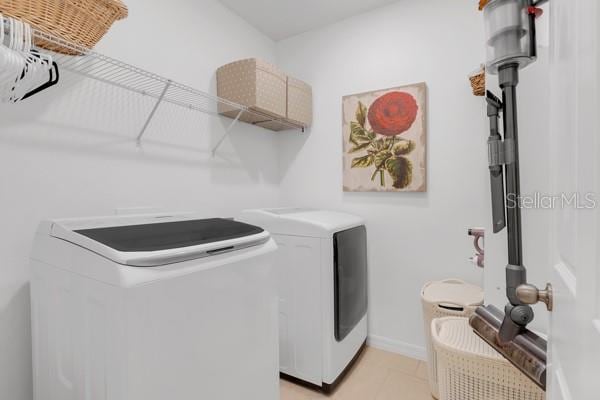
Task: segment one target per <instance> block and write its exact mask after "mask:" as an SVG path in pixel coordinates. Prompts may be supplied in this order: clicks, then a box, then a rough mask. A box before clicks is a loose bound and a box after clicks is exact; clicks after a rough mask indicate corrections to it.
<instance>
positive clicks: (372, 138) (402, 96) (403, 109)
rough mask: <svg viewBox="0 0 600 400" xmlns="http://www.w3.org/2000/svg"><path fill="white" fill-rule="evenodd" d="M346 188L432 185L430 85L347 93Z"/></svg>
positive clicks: (398, 189) (385, 189)
mask: <svg viewBox="0 0 600 400" xmlns="http://www.w3.org/2000/svg"><path fill="white" fill-rule="evenodd" d="M342 103H343V107H342V109H343V141H344V145H343V149H344V156H343V157H344V160H343V163H344V177H343V179H344V191H345V192H425V191H426V190H427V173H426V172H427V171H426V164H427V132H426V126H425V121H426V115H427V109H426V107H427V86H426V85H425V83H417V84H413V85H408V86H402V87H396V88H392V89H385V90H377V91H373V92H367V93H360V94H354V95H350V96H345V97H344V98H343V100H342Z"/></svg>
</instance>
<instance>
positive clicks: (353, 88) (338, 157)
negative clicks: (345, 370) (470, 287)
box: [277, 0, 491, 355]
mask: <svg viewBox="0 0 600 400" xmlns="http://www.w3.org/2000/svg"><path fill="white" fill-rule="evenodd" d="M475 6H476V5H475V4H474V2H472V1H469V0H460V1H451V2H449V1H447V0H427V1H400V2H398V3H396V4H393V5H390V6H387V7H385V8H381V9H378V10H375V11H373V12H370V13H368V14H363V15H360V16H357V17H354V18H351V19H348V20H345V21H342V22H340V23H338V24H335V25H332V26H330V27H326V28H324V29H321V30H318V31H313V32H309V33H306V34H302V35H299V36H297V37H294V38H290V39H288V40H285V41H282V42H279V43H278V45H277V56H278V60H279V63H280V64H281V66H282V67H283V68H284V69H286V70H287V71H288V72H289V73H291V74H293V75H296V76H297V77H298V78H300V79H304V80H306V81H308V82H310V83H311V84H312V85H313V90H314V101H315V103H314V109H315V121H314V126H313V128H312V129H311V132H310V133H309V134H306V135H304V136H301V137H297V136H293V137H292V136H290V137H289V138H288V140H286V141H285V143H283V144H282V146H283V149H282V152H281V167H282V171H283V174H284V177H283V180H282V203H283V204H290V205H309V206H314V207H325V208H333V209H342V210H345V211H347V212H350V213H355V214H357V215H361V216H363V217H365V218H366V220H367V223H368V233H369V256H370V265H369V267H370V275H369V280H370V282H369V290H370V308H369V312H370V327H369V331H370V335H371V337H372V339H373V342H374V343H375V344H378V345H380V346H384V347H388V348H392V349H396V350H398V351H403V352H405V353H408V354H416V355H422V354H423V345H424V341H423V326H422V323H421V312H420V299H419V293H420V288H421V287H422V285H423V284H424V283H425V282H427V281H429V280H434V279H441V278H448V277H459V278H463V279H465V280H467V281H470V282H473V283H477V284H482V273H481V271H479V270H477V269H476V268H475V267H474V266H473V265H472V264H469V263H468V262H467V258H468V257H470V256H471V255H472V254H473V247H472V243H471V242H472V241H471V239H470V238H469V237H467V228H469V227H473V226H487V225H488V220H489V219H490V218H491V217H490V215H489V205H488V204H489V195H488V174H487V152H486V147H485V146H486V145H485V143H486V140H487V134H488V133H487V119H486V116H485V106H484V104H483V101H482V99H481V98H476V97H474V96H473V95H472V94H471V90H470V86H469V83H468V80H467V75H468V74H469V73H470V72H471V71H472V70H474V69H475V68H476V67H477V66H478V65H479V64H480V63H481V62H482V61H483V60H484V56H485V54H484V48H483V24H482V18H481V14H479V13H478V12H477V10H476V7H475ZM423 81H424V82H426V83H427V86H428V96H429V102H428V120H427V126H428V191H427V193H387V194H385V193H372V194H370V193H343V192H342V136H341V135H342V133H341V122H342V121H341V98H342V96H344V95H348V94H352V93H360V92H364V91H368V90H374V89H381V88H386V87H394V86H400V85H405V84H410V83H414V82H423Z"/></svg>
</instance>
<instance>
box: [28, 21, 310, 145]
mask: <svg viewBox="0 0 600 400" xmlns="http://www.w3.org/2000/svg"><path fill="white" fill-rule="evenodd" d="M32 32H33V38H34V42H35V43H43V44H44V49H39V50H40V51H47V50H45V49H60V52H54V51H53V52H52V57H53V59H54V61H55V62H56V63H57V64H58V66H59V67H60V69H61V70H65V71H69V72H72V73H75V74H78V75H81V76H83V77H86V78H90V79H93V80H96V81H100V82H103V83H105V84H108V85H112V86H116V87H119V88H121V89H124V90H128V91H130V92H134V93H138V94H140V95H142V96H148V97H150V98H154V99H156V103H155V104H154V107H153V108H152V110H151V112H150V114H149V115H148V118H147V119H146V121H145V123H144V125H143V126H142V127H141V129H140V131H139V132H138V135H137V138H136V140H137V143H138V144H140V143H141V141H142V138H143V136H144V134H145V132H146V130H147V128H148V127H149V125H150V123H151V121H152V118H153V117H154V115H155V114H156V112H157V111H158V109H159V107H160V105H161V103H163V102H164V103H170V104H174V105H176V106H180V107H184V108H186V109H190V110H195V111H198V112H202V113H206V114H211V115H215V116H217V115H221V114H223V113H225V112H226V113H227V115H233V116H235V117H234V118H233V120H232V121H231V123H230V124H229V126H228V127H227V129H226V131H225V133H224V135H223V136H222V137H221V138H220V139H219V140H218V141H217V143H216V144H215V145H214V147H213V149H212V154H213V155H215V153H216V151H217V149H218V148H219V146H220V145H221V144H222V143H223V141H224V140H225V138H226V137H227V136H228V135H229V133H230V132H231V130H232V129H233V127H234V126H235V125H236V123H237V122H238V121H239V119H240V117H241V116H242V115H243V114H244V113H248V114H251V115H253V116H255V117H256V118H255V119H256V120H257V121H260V122H261V123H264V122H274V123H277V124H280V125H281V126H283V127H285V128H286V129H289V130H301V131H302V132H304V130H305V127H304V126H302V125H298V124H295V123H293V122H290V121H288V120H285V119H282V118H275V117H273V116H270V115H268V114H263V113H260V112H257V111H255V110H251V109H249V108H248V107H246V106H243V105H241V104H237V103H234V102H231V101H228V100H225V99H222V98H220V97H218V96H215V95H211V94H209V93H206V92H203V91H201V90H198V89H195V88H193V87H190V86H187V85H184V84H181V83H178V82H175V81H173V80H171V79H167V78H165V77H162V76H160V75H157V74H154V73H152V72H149V71H146V70H144V69H141V68H138V67H135V66H133V65H131V64H127V63H125V62H122V61H119V60H116V59H114V58H111V57H108V56H105V55H103V54H100V53H97V52H95V51H93V50H90V49H88V48H86V47H83V46H80V45H77V44H75V43H72V42H70V41H67V40H64V39H62V38H60V37H58V36H56V35H53V34H50V33H47V32H44V31H42V30H39V29H35V28H34V29H33V30H32ZM65 53H68V54H65Z"/></svg>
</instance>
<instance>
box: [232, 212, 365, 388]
mask: <svg viewBox="0 0 600 400" xmlns="http://www.w3.org/2000/svg"><path fill="white" fill-rule="evenodd" d="M238 219H239V220H241V221H244V222H247V223H250V224H253V225H257V226H260V227H262V228H264V229H266V230H267V231H269V232H270V233H271V235H272V237H273V238H274V239H275V241H276V242H277V245H278V251H277V255H276V260H277V261H276V267H277V271H278V276H279V343H280V346H279V362H280V365H279V368H280V371H281V373H282V376H283V377H288V378H290V377H291V378H294V379H298V380H301V381H304V382H306V383H309V384H312V385H316V386H318V387H320V388H322V389H323V390H324V391H326V392H328V391H331V390H332V389H333V388H334V387H335V385H336V384H337V383H338V382H339V380H340V379H341V378H342V377H343V375H344V372H345V371H347V370H348V369H349V367H350V366H351V364H352V362H353V361H354V360H355V359H356V358H357V356H358V355H359V353H360V351H361V350H362V348H363V347H364V344H365V341H366V338H367V239H366V229H365V226H364V221H363V220H362V219H361V218H359V217H356V216H353V215H348V214H343V213H339V212H331V211H319V210H308V209H290V208H287V209H267V210H247V211H244V212H243V213H242V214H241V215H240V216H239V218H238Z"/></svg>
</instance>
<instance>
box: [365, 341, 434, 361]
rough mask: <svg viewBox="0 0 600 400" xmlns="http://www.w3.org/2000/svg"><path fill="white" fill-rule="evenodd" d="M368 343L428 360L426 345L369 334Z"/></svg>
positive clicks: (377, 347) (378, 347) (407, 355)
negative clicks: (416, 344)
mask: <svg viewBox="0 0 600 400" xmlns="http://www.w3.org/2000/svg"><path fill="white" fill-rule="evenodd" d="M367 344H368V345H369V346H371V347H375V348H376V349H380V350H385V351H389V352H391V353H396V354H400V355H403V356H406V357H410V358H415V359H417V360H422V361H425V360H427V351H426V350H425V347H421V346H415V345H414V344H410V343H404V342H399V341H397V340H392V339H389V338H386V337H383V336H376V335H369V336H368V337H367Z"/></svg>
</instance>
